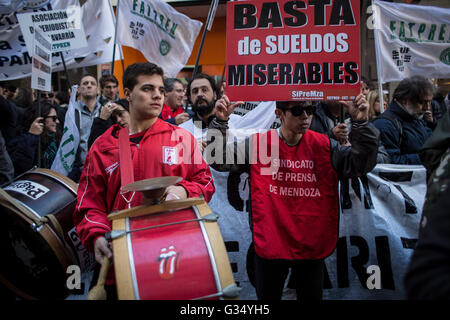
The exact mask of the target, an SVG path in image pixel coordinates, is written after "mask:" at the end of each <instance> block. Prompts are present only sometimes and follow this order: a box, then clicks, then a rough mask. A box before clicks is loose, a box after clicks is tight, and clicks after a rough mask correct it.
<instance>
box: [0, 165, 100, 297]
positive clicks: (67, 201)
mask: <svg viewBox="0 0 450 320" xmlns="http://www.w3.org/2000/svg"><path fill="white" fill-rule="evenodd" d="M76 196H77V185H76V184H75V183H74V182H73V181H72V180H70V179H69V178H67V177H65V176H63V175H61V174H59V173H57V172H54V171H51V170H47V169H35V170H31V171H28V172H26V173H24V174H22V175H21V176H19V177H17V178H16V179H15V180H14V181H13V182H11V183H10V184H9V185H7V186H4V187H3V189H0V215H1V223H0V249H1V252H2V263H0V281H1V282H2V283H3V284H4V285H5V286H6V287H8V288H9V289H10V290H12V291H13V292H14V293H15V294H16V295H17V296H19V297H21V298H22V299H64V298H66V297H67V296H68V295H69V293H70V290H69V288H68V285H67V284H68V283H69V282H70V281H68V277H69V276H71V275H72V274H75V273H76V272H77V270H78V271H80V272H79V273H78V274H82V273H83V272H85V271H88V270H89V269H91V268H92V266H93V257H92V255H91V254H90V253H88V252H87V250H86V249H85V248H84V247H83V245H82V244H81V241H80V239H79V238H78V235H77V234H76V232H75V228H74V224H73V220H72V216H73V212H74V210H75V205H76ZM70 266H78V267H79V269H78V268H76V267H75V268H73V267H72V268H70V269H68V268H69V267H70ZM74 270H75V271H74ZM69 287H70V285H69ZM70 289H73V288H70Z"/></svg>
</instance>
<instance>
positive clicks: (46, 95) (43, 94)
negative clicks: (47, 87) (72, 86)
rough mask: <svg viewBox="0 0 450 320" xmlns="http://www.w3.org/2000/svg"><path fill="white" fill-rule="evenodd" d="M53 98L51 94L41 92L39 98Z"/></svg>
mask: <svg viewBox="0 0 450 320" xmlns="http://www.w3.org/2000/svg"><path fill="white" fill-rule="evenodd" d="M54 96H55V95H54V94H53V93H46V92H41V98H53V97H54Z"/></svg>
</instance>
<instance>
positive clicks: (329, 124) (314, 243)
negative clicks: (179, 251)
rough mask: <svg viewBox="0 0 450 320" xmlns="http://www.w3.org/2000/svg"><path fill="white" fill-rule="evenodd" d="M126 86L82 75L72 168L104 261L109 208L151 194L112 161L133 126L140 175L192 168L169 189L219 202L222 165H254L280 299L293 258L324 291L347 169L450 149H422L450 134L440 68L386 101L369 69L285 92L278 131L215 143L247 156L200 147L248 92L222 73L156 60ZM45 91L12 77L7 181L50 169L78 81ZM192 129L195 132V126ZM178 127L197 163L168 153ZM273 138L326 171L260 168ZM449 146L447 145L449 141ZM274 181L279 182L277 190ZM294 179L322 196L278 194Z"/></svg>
mask: <svg viewBox="0 0 450 320" xmlns="http://www.w3.org/2000/svg"><path fill="white" fill-rule="evenodd" d="M123 94H124V97H123V98H122V97H120V96H119V82H118V80H117V79H116V78H115V77H114V76H113V75H103V76H102V77H101V78H100V79H99V81H97V78H96V77H95V76H94V75H84V76H83V77H82V78H81V79H80V82H79V87H78V92H77V101H76V105H75V119H76V125H77V127H78V130H79V132H80V144H79V147H78V151H77V154H76V160H75V164H74V166H73V168H72V171H71V172H70V173H69V178H71V179H72V180H73V181H75V182H76V183H79V188H78V202H77V206H76V208H77V209H76V212H75V213H74V221H75V225H76V228H77V229H76V230H77V232H78V234H79V236H80V239H81V240H82V242H83V244H84V245H85V246H86V248H88V250H90V251H92V252H93V253H94V254H95V259H96V261H97V262H98V263H99V264H101V263H102V262H103V259H104V257H107V258H111V256H112V254H113V253H112V251H111V247H110V244H109V243H108V241H107V240H106V239H105V233H106V232H108V231H111V222H110V221H108V219H107V214H108V213H109V212H112V211H114V210H121V209H125V208H130V207H133V206H137V205H139V204H140V203H141V200H142V199H141V197H142V196H141V195H138V194H131V193H130V194H127V193H125V194H124V193H121V192H119V189H120V187H121V178H122V177H121V175H120V172H119V170H116V171H113V172H111V171H108V170H106V168H111V167H112V166H114V164H115V163H116V162H120V160H119V136H120V132H121V131H122V129H123V128H127V129H128V131H129V141H130V147H131V158H132V164H133V169H132V171H133V172H134V179H135V180H136V181H138V180H144V179H148V178H152V177H159V176H170V175H176V176H181V177H182V178H183V180H182V181H181V182H180V183H178V184H177V185H175V186H171V187H168V188H167V190H166V199H167V200H170V199H184V198H189V197H198V196H202V197H204V199H205V200H206V201H209V200H210V199H211V197H212V196H213V194H214V191H215V187H214V174H213V173H214V170H217V171H229V170H234V169H236V167H237V166H238V167H239V168H237V169H236V170H243V171H247V172H248V173H249V176H250V197H251V201H250V203H251V206H250V208H249V217H250V226H251V232H252V235H253V242H254V248H255V254H254V258H253V259H254V267H255V281H256V293H257V297H258V298H259V299H281V296H282V290H283V285H284V282H285V280H286V277H287V274H288V271H289V269H291V270H292V271H294V272H296V273H297V274H298V275H302V277H299V279H298V280H299V281H298V283H297V287H296V289H297V294H298V297H302V299H312V300H317V299H321V298H322V283H323V261H324V258H325V257H326V256H328V255H329V254H330V253H331V252H332V251H333V250H334V249H335V247H336V239H337V233H338V224H337V223H338V215H339V209H338V206H337V204H338V201H337V194H338V193H337V182H338V180H339V179H341V178H349V177H350V178H352V177H359V176H362V175H364V174H366V173H368V172H370V171H371V170H372V169H373V168H374V166H375V165H376V164H377V163H392V164H403V165H418V164H419V165H420V164H422V165H424V166H425V167H426V168H427V170H428V175H429V176H430V177H432V176H433V172H434V171H435V169H436V168H437V167H438V166H439V164H440V159H441V158H442V154H443V153H442V152H441V153H439V156H435V157H433V161H430V160H429V159H428V158H427V157H426V155H427V153H425V155H424V154H423V153H421V152H423V149H424V146H426V144H427V141H430V139H431V140H433V141H434V140H436V135H439V136H445V134H447V135H448V130H449V127H448V126H447V127H444V128H443V127H442V125H440V123H441V122H444V121H447V119H448V118H449V111H448V109H449V108H450V102H449V93H447V94H445V95H443V94H441V93H439V91H438V88H437V87H436V83H435V82H433V79H426V78H424V77H422V76H413V77H411V78H407V79H404V80H403V81H401V82H400V83H399V84H398V86H397V87H396V89H395V91H394V92H392V94H391V95H390V96H392V98H391V101H390V103H389V101H388V95H386V92H383V97H382V100H383V108H380V97H379V92H378V90H377V89H376V88H375V87H374V86H373V85H371V84H370V83H369V81H368V80H367V79H365V78H362V81H361V91H360V94H359V95H358V96H357V97H356V99H355V100H354V101H339V102H337V101H301V102H295V101H278V102H276V110H275V114H276V116H277V118H279V119H280V123H281V126H280V127H279V128H278V129H277V130H276V131H268V133H265V135H266V136H265V137H264V139H262V140H261V134H255V135H252V136H250V137H248V138H247V139H246V140H245V141H242V142H240V143H244V144H246V145H250V146H251V147H250V148H244V147H242V148H241V147H239V146H234V147H233V148H231V149H232V150H231V149H230V148H229V146H227V145H226V144H223V145H220V146H218V147H217V146H216V148H217V149H220V150H225V151H224V153H223V154H224V157H225V155H226V154H227V152H228V153H229V152H232V153H233V152H234V153H236V152H238V153H239V152H241V151H242V150H244V151H242V152H244V154H241V155H238V154H235V155H234V156H233V157H231V158H232V159H234V158H235V157H238V158H239V157H241V159H245V161H244V163H240V164H239V165H237V164H235V163H231V164H230V163H226V161H220V162H217V161H216V160H217V158H214V157H212V158H211V159H210V158H208V154H203V157H205V159H203V157H202V156H200V159H201V161H200V162H199V161H197V162H196V161H195V160H194V157H196V154H201V155H202V152H203V151H204V150H205V148H207V147H208V146H209V145H208V143H211V141H209V139H208V138H207V135H208V131H209V130H211V129H214V130H216V131H217V130H218V131H219V132H221V134H223V135H224V136H225V135H226V134H227V130H229V129H230V128H233V127H234V124H233V123H234V120H233V119H237V118H239V117H241V116H239V115H236V114H233V111H234V108H236V107H237V106H238V105H240V104H242V103H243V101H240V102H231V101H230V99H229V98H228V97H227V95H226V89H225V90H224V87H223V86H222V83H220V85H218V83H216V81H215V80H214V78H213V77H212V76H211V75H208V74H204V73H198V74H196V75H195V76H194V77H193V78H192V79H189V81H188V82H187V84H186V85H184V83H183V81H181V80H180V79H176V78H166V77H164V73H163V70H162V69H161V68H160V67H158V66H156V65H154V64H152V63H137V64H133V65H130V66H129V67H128V68H127V69H126V70H125V73H124V77H123ZM37 98H38V97H36V96H35V94H34V96H33V97H32V92H31V90H27V89H24V88H15V87H13V86H10V85H8V83H2V85H1V88H0V109H1V112H2V118H1V119H0V126H1V128H0V183H1V184H2V185H6V184H8V183H9V182H11V181H12V180H13V179H14V178H15V177H17V176H18V175H20V174H22V173H23V172H26V171H27V170H30V169H32V168H33V167H35V166H37V167H41V168H51V165H52V163H53V160H54V159H55V156H56V151H57V149H58V146H59V143H60V141H61V136H62V132H63V128H64V120H65V113H66V112H67V105H68V103H69V92H57V93H55V92H40V97H39V99H37ZM382 110H383V111H382ZM437 128H438V129H437ZM256 129H258V128H256ZM186 131H188V132H190V133H191V134H192V135H187V136H186ZM446 131H447V132H446ZM274 132H276V134H274ZM433 132H434V133H433ZM174 135H175V136H182V137H188V138H187V139H188V140H189V141H190V142H191V143H192V145H194V149H193V153H192V154H191V155H190V157H192V159H191V160H192V161H191V162H190V164H189V165H188V164H186V163H182V162H175V163H168V162H166V160H167V159H166V158H165V156H164V155H163V154H161V152H162V151H161V148H159V147H157V146H166V147H175V146H176V144H177V143H178V141H176V139H175V140H174V139H173V137H174ZM274 139H279V140H280V149H279V158H280V159H284V160H293V161H295V160H296V159H308V160H309V161H311V163H314V165H313V166H311V167H309V168H308V170H309V171H308V173H310V174H312V175H313V176H314V177H315V178H314V179H313V180H314V181H313V183H312V184H308V183H305V182H303V183H299V182H294V183H286V181H284V180H282V179H280V180H279V181H276V182H275V184H278V185H274V180H273V178H272V177H273V176H272V175H264V174H261V172H262V169H264V168H266V169H267V166H266V164H264V163H262V162H261V161H258V159H256V161H253V162H252V161H251V160H252V159H254V154H258V148H261V147H263V146H262V145H261V141H269V142H268V143H269V144H270V141H274ZM222 141H226V139H223V140H222ZM236 144H237V142H236ZM439 147H440V148H441V149H443V152H444V153H445V152H447V153H448V148H449V140H446V142H444V143H443V144H440V145H439ZM228 149H230V150H231V151H230V150H228ZM252 150H253V153H254V154H253V153H252V152H251V151H252ZM433 151H435V149H433ZM209 155H211V154H209ZM224 160H225V158H224ZM167 161H172V160H167ZM149 163H151V164H152V165H148V164H149ZM145 164H147V165H145ZM173 164H175V165H173ZM211 169H214V170H211ZM281 171H282V170H281ZM211 172H213V173H211ZM299 172H300V171H299ZM301 172H304V170H303V171H301ZM269 185H270V186H271V188H275V189H271V190H270V191H268V190H267V188H268V186H269ZM283 186H289V187H293V188H295V187H313V188H315V190H316V191H314V192H316V194H317V195H318V196H317V197H306V198H305V199H303V200H299V198H295V197H294V198H293V197H284V198H283V197H278V196H276V197H274V196H273V194H272V193H273V190H276V188H282V187H283ZM313 188H311V190H312V189H313ZM311 192H312V191H311ZM293 208H295V209H293ZM275 213H279V215H275ZM293 213H295V214H293ZM298 216H302V218H301V219H300V218H298ZM312 217H313V218H312ZM107 285H108V286H109V287H108V294H109V297H110V298H115V297H116V296H115V289H114V277H113V274H112V272H111V271H110V274H109V278H108V281H107Z"/></svg>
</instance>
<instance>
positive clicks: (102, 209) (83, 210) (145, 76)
mask: <svg viewBox="0 0 450 320" xmlns="http://www.w3.org/2000/svg"><path fill="white" fill-rule="evenodd" d="M123 85H124V94H125V98H126V99H127V100H128V102H129V112H130V124H129V127H128V128H129V146H130V149H131V162H132V171H133V174H134V181H140V180H145V179H149V178H154V177H163V176H180V177H182V178H183V180H182V181H181V182H179V183H178V184H177V185H173V186H169V187H167V189H166V200H171V199H186V198H192V197H204V198H205V200H206V201H209V200H210V199H211V197H212V195H213V193H214V191H215V189H214V184H213V181H212V177H211V172H210V170H209V167H208V165H207V164H206V163H205V161H204V160H203V158H202V156H201V154H200V153H199V151H198V146H197V143H196V141H195V139H194V137H193V136H192V135H191V134H189V133H188V132H187V131H186V130H184V129H181V128H178V127H177V126H173V125H171V124H168V123H167V122H165V121H163V120H161V119H159V118H158V116H159V114H160V113H161V108H162V106H163V102H164V84H163V71H162V69H161V68H160V67H158V66H157V65H155V64H153V63H135V64H133V65H130V66H129V67H128V68H127V69H126V70H125V73H124V76H123ZM121 129H122V128H121V127H120V126H119V125H114V126H112V127H111V128H109V129H108V130H107V131H106V132H105V133H104V134H103V135H102V136H100V137H99V138H97V139H96V140H95V142H94V143H93V145H92V147H91V149H90V150H89V153H88V155H87V157H86V162H85V165H84V169H83V173H82V175H81V179H80V184H79V187H78V199H77V206H76V210H75V213H74V222H75V225H76V230H77V233H78V235H79V236H80V239H81V241H82V242H83V244H84V246H85V247H86V248H87V249H88V250H90V251H92V252H94V254H95V259H96V261H97V262H98V263H102V262H103V258H104V257H105V256H106V257H107V258H111V257H112V251H111V247H110V245H109V244H108V242H107V241H106V239H105V233H106V232H109V231H111V222H110V221H109V220H108V218H107V215H108V214H109V213H111V212H114V211H116V210H123V209H127V208H131V207H135V206H138V205H141V201H142V194H141V193H140V192H136V193H134V192H127V193H122V192H121V191H120V188H121V187H122V186H123V185H122V181H121V169H122V170H124V171H125V168H122V167H121V162H120V152H122V150H120V152H119V132H120V130H121ZM124 130H127V129H124ZM180 137H182V138H183V139H184V141H181V140H180ZM186 140H187V141H186ZM181 142H182V143H184V144H190V146H191V149H190V150H191V152H190V153H189V154H182V150H181V149H180V145H181V144H182V143H181ZM168 154H169V155H168ZM194 158H195V159H194ZM186 160H187V161H186ZM124 165H125V163H124V164H123V166H124ZM110 271H111V270H110ZM112 275H113V274H112V273H111V272H110V273H109V274H108V279H107V281H106V284H109V285H111V284H113V283H114V279H113V276H112ZM109 289H110V290H111V289H115V288H114V286H113V287H110V288H109ZM107 291H108V290H107ZM114 291H115V290H112V291H109V292H108V293H109V294H110V293H111V294H114ZM110 297H111V296H110Z"/></svg>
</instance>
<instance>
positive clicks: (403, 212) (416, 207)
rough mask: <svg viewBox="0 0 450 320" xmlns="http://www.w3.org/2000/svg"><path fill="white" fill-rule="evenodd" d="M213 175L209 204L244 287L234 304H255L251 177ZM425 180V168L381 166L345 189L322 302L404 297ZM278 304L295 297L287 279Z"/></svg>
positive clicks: (423, 196)
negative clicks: (239, 301)
mask: <svg viewBox="0 0 450 320" xmlns="http://www.w3.org/2000/svg"><path fill="white" fill-rule="evenodd" d="M213 177H214V185H215V187H216V192H215V194H214V196H213V199H212V200H211V202H210V203H209V206H210V207H211V209H212V210H213V211H214V212H215V213H216V214H218V215H219V220H218V223H219V227H220V230H221V233H222V237H223V239H224V241H225V244H226V247H227V249H228V256H229V260H230V263H231V264H232V267H233V268H232V269H233V272H234V273H233V275H234V278H235V281H237V282H238V283H239V286H241V287H242V288H243V290H242V291H241V294H240V296H239V299H256V294H255V289H254V287H253V286H252V284H251V282H250V280H249V278H248V274H247V265H246V259H247V250H248V247H249V246H250V243H251V241H252V239H251V238H252V237H251V233H250V227H249V222H248V206H249V196H248V191H249V186H248V179H249V177H248V174H247V173H240V172H235V173H230V174H228V173H218V172H216V171H213ZM425 179H426V171H425V168H424V167H422V166H406V165H389V164H383V165H377V166H376V167H375V169H374V170H373V171H372V172H371V173H369V174H368V175H367V179H366V178H363V179H353V180H347V182H348V183H347V182H346V183H344V185H343V192H342V194H341V199H342V201H341V207H342V208H343V211H342V213H341V214H340V221H339V239H338V243H337V248H336V250H335V251H334V253H333V254H332V255H331V256H330V257H328V258H327V259H325V264H326V275H325V279H324V291H323V298H324V299H326V300H328V299H331V300H347V299H350V300H375V299H377V300H393V299H406V296H405V290H404V286H403V278H404V276H405V273H406V270H407V267H408V264H409V260H410V258H411V255H412V252H413V247H414V245H415V243H416V240H417V237H418V229H419V222H420V217H421V214H422V207H423V204H424V202H425V194H426V182H425ZM283 299H285V300H292V299H296V294H295V290H293V289H289V288H288V281H286V289H285V291H284V295H283Z"/></svg>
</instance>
